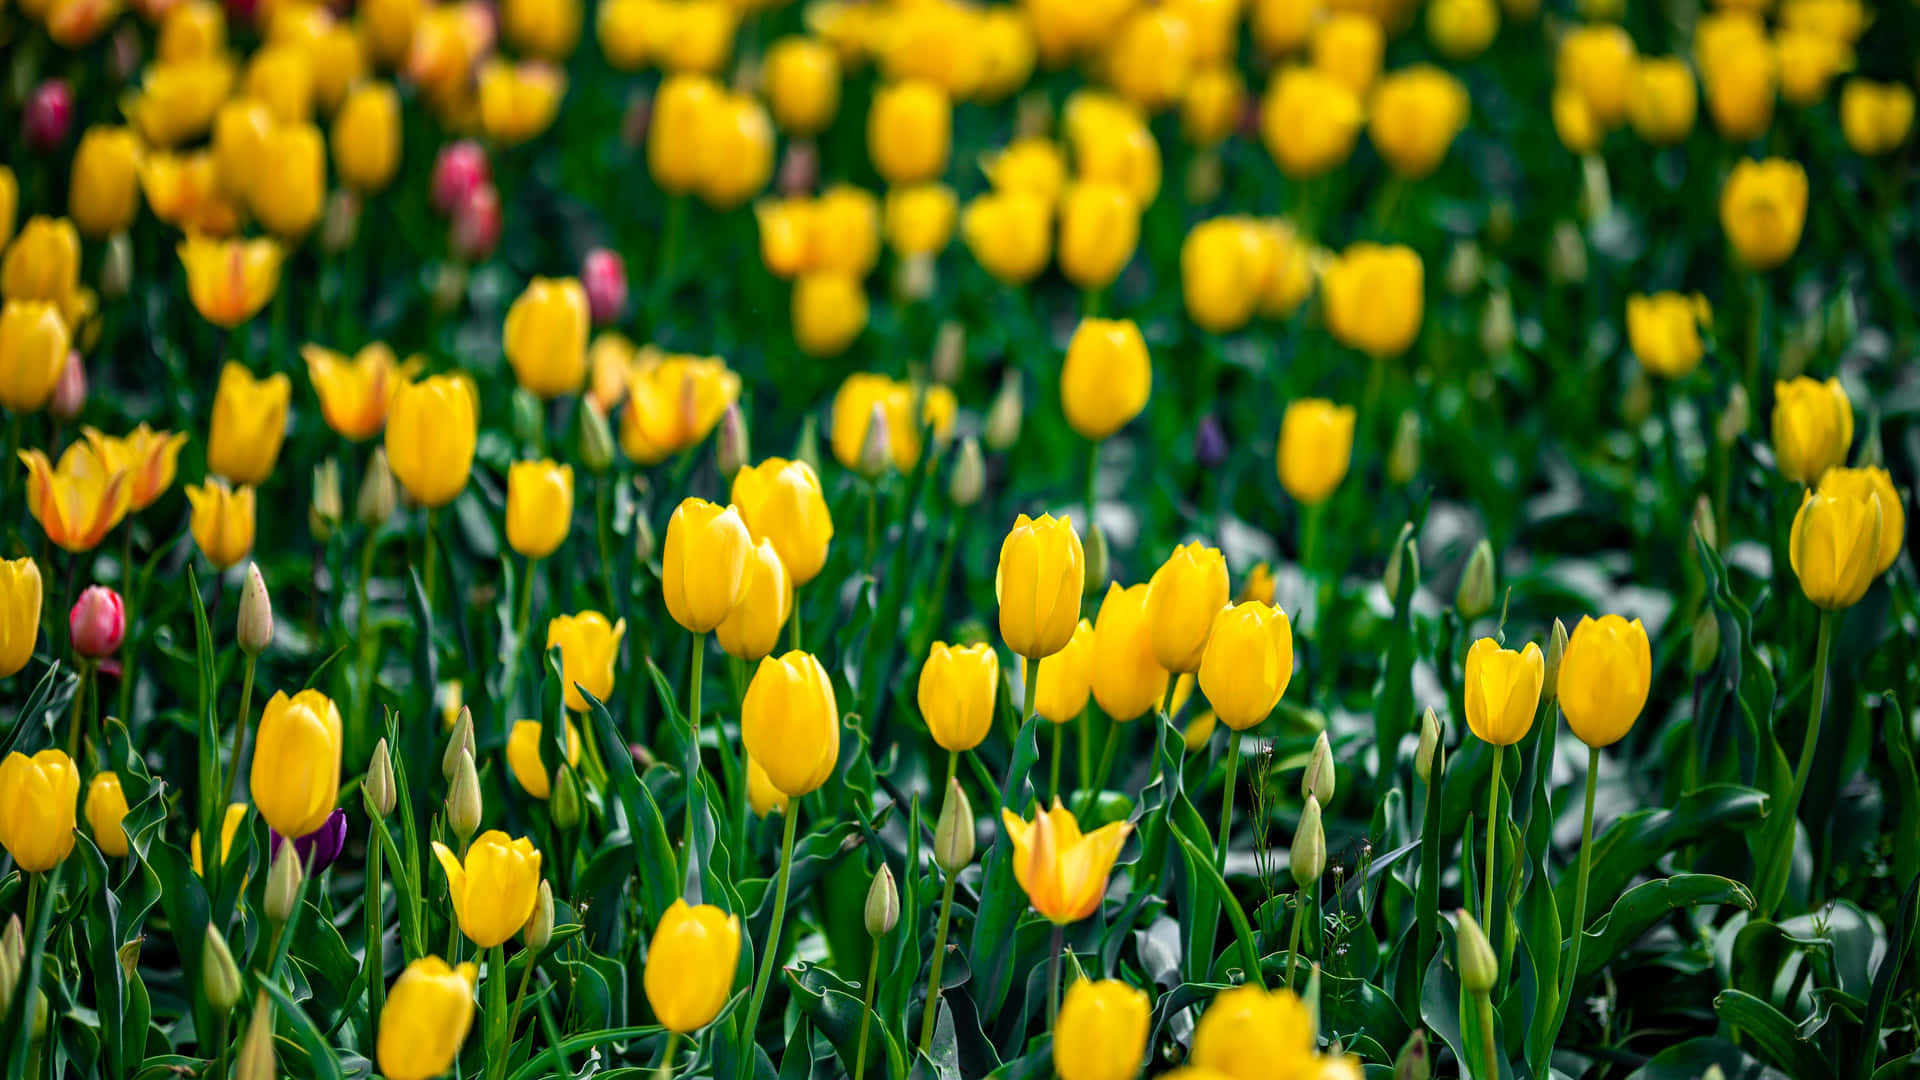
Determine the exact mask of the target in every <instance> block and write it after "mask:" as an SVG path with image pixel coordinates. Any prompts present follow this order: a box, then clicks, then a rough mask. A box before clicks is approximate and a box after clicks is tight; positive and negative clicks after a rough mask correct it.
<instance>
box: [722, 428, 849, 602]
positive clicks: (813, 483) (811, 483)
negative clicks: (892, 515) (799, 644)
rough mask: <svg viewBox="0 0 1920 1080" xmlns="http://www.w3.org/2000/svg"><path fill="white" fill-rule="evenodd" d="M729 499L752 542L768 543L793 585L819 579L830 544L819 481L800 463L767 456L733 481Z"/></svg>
mask: <svg viewBox="0 0 1920 1080" xmlns="http://www.w3.org/2000/svg"><path fill="white" fill-rule="evenodd" d="M732 500H733V505H734V508H735V509H737V510H738V511H739V512H740V520H741V521H742V522H744V523H745V524H746V526H747V532H748V534H749V535H751V536H752V537H753V539H754V540H755V542H758V541H761V540H767V541H771V542H772V543H773V549H774V550H775V551H777V552H779V554H780V562H781V564H782V565H783V566H785V567H786V569H787V573H788V574H789V575H790V576H791V577H792V579H793V584H794V585H796V586H798V585H805V584H806V583H807V582H809V581H812V580H813V579H814V578H815V577H817V576H819V573H820V568H821V567H823V566H825V565H826V562H827V549H828V548H829V546H831V544H832V542H833V516H832V514H831V513H830V512H829V511H828V509H827V500H826V495H825V494H824V493H823V492H822V490H821V488H820V477H819V476H818V475H817V474H815V473H814V471H813V467H812V466H811V465H808V464H807V463H806V462H804V461H788V460H787V459H785V458H768V459H766V460H765V461H762V462H761V463H760V464H758V465H749V466H747V467H746V468H744V469H741V470H740V471H739V472H737V473H735V474H734V477H733V491H732Z"/></svg>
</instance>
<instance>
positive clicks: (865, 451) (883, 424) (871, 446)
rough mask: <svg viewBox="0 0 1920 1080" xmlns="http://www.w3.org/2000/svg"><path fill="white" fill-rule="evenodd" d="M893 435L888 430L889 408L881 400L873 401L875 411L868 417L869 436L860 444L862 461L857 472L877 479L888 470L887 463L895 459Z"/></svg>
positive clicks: (870, 478)
mask: <svg viewBox="0 0 1920 1080" xmlns="http://www.w3.org/2000/svg"><path fill="white" fill-rule="evenodd" d="M891 446H892V436H891V433H890V432H889V431H888V430H887V410H886V407H885V406H883V405H881V404H880V403H879V402H877V401H876V402H874V403H873V413H872V415H871V416H869V417H868V418H867V437H866V440H865V441H864V442H862V443H861V444H860V461H859V465H858V466H857V467H856V468H855V469H854V471H855V472H857V473H859V474H860V475H861V476H863V477H865V478H866V479H868V480H877V479H879V478H880V474H881V473H884V472H886V471H887V465H888V464H889V463H890V462H892V461H893V453H892V451H891V449H890V447H891Z"/></svg>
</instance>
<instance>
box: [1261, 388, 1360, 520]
mask: <svg viewBox="0 0 1920 1080" xmlns="http://www.w3.org/2000/svg"><path fill="white" fill-rule="evenodd" d="M1355 416H1356V414H1355V413H1354V410H1353V407H1352V406H1349V405H1335V404H1334V403H1333V402H1331V401H1327V400H1325V399H1323V398H1305V399H1302V400H1299V401H1293V402H1289V403H1288V404H1287V411H1286V412H1285V413H1284V414H1283V415H1282V416H1281V419H1280V445H1279V449H1278V452H1277V455H1276V456H1277V458H1278V467H1279V472H1280V486H1281V487H1283V488H1285V489H1286V490H1287V494H1289V495H1291V496H1293V498H1295V499H1297V500H1298V501H1300V502H1302V503H1305V504H1307V505H1309V506H1312V505H1316V504H1318V503H1322V502H1325V501H1326V500H1327V499H1328V498H1330V497H1332V495H1333V493H1334V491H1336V490H1337V489H1338V488H1339V487H1340V482H1341V481H1342V480H1344V479H1346V475H1347V466H1348V464H1349V463H1350V462H1351V461H1352V458H1353V425H1354V419H1355Z"/></svg>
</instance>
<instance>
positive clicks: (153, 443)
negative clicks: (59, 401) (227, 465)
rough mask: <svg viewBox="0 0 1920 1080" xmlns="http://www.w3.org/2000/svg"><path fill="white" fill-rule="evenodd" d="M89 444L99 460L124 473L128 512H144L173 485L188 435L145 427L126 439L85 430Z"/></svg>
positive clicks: (144, 425)
mask: <svg viewBox="0 0 1920 1080" xmlns="http://www.w3.org/2000/svg"><path fill="white" fill-rule="evenodd" d="M80 433H81V434H82V435H84V436H85V437H86V440H87V445H89V446H91V447H92V448H93V452H94V457H95V458H96V460H99V461H104V462H107V463H108V466H107V467H108V468H109V469H110V470H113V471H119V470H123V469H124V470H125V471H126V474H127V480H126V484H125V486H124V487H123V489H122V495H123V497H124V498H125V499H126V500H127V510H128V511H129V512H133V511H139V510H145V509H146V508H147V507H149V506H151V505H153V503H154V502H155V501H156V500H157V499H159V498H160V496H162V495H164V494H166V492H167V489H168V488H170V487H172V486H173V477H174V471H175V467H176V465H177V464H178V462H179V459H180V449H181V447H183V446H185V445H186V442H187V435H186V433H185V432H179V433H171V432H165V431H155V430H153V429H152V428H151V427H148V426H147V425H146V424H141V425H140V426H139V427H137V428H134V429H133V431H132V432H130V433H128V434H127V435H126V436H125V437H124V438H116V437H114V436H110V435H106V434H103V433H102V432H101V431H100V430H99V429H98V428H91V427H88V428H82V429H81V431H80Z"/></svg>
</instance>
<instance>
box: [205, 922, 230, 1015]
mask: <svg viewBox="0 0 1920 1080" xmlns="http://www.w3.org/2000/svg"><path fill="white" fill-rule="evenodd" d="M200 990H201V992H202V993H204V994H205V995H206V998H207V1004H208V1005H211V1006H213V1009H214V1011H215V1012H219V1013H228V1012H232V1011H233V1007H234V1006H235V1005H238V1004H240V969H239V967H238V966H236V965H235V964H234V962H233V952H232V951H231V950H229V949H228V948H227V939H226V938H225V937H223V936H222V935H221V933H220V930H219V928H218V927H215V926H208V927H207V937H206V942H205V943H204V944H203V945H202V946H201V948H200Z"/></svg>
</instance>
